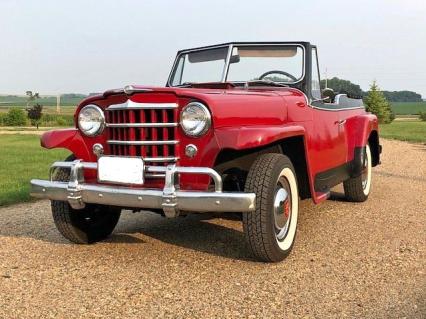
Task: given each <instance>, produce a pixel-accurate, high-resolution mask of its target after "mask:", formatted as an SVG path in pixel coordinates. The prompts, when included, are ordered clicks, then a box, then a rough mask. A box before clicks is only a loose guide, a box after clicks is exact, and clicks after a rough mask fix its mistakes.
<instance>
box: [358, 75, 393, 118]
mask: <svg viewBox="0 0 426 319" xmlns="http://www.w3.org/2000/svg"><path fill="white" fill-rule="evenodd" d="M364 101H365V104H366V105H367V111H369V112H371V113H373V114H375V115H376V116H377V118H378V120H379V122H380V123H390V122H392V120H393V118H394V116H393V112H392V109H391V105H390V103H389V101H388V100H386V98H385V96H384V94H383V92H381V91H380V88H379V86H378V85H377V83H376V81H373V84H371V86H370V91H368V95H367V96H366V98H365V100H364Z"/></svg>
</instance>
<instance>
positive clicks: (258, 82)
mask: <svg viewBox="0 0 426 319" xmlns="http://www.w3.org/2000/svg"><path fill="white" fill-rule="evenodd" d="M256 85H269V86H278V87H288V85H287V84H282V83H278V82H274V81H270V80H252V81H247V82H246V83H245V87H249V86H256Z"/></svg>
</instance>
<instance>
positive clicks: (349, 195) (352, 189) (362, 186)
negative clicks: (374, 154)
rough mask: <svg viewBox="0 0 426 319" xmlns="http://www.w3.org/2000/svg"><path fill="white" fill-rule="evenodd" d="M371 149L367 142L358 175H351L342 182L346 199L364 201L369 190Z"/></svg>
mask: <svg viewBox="0 0 426 319" xmlns="http://www.w3.org/2000/svg"><path fill="white" fill-rule="evenodd" d="M371 165H372V158H371V150H370V146H369V145H368V144H367V145H366V147H365V156H364V163H363V172H362V174H361V175H360V176H357V177H353V178H350V179H348V180H347V181H344V182H343V189H344V190H345V196H346V199H347V200H348V201H351V202H365V201H366V200H367V198H368V195H369V194H370V191H371Z"/></svg>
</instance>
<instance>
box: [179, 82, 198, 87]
mask: <svg viewBox="0 0 426 319" xmlns="http://www.w3.org/2000/svg"><path fill="white" fill-rule="evenodd" d="M194 84H196V83H195V82H183V83H182V84H178V85H175V87H178V88H190V87H191V86H192V85H194Z"/></svg>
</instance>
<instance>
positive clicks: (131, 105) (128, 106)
mask: <svg viewBox="0 0 426 319" xmlns="http://www.w3.org/2000/svg"><path fill="white" fill-rule="evenodd" d="M177 107H178V104H177V103H138V102H134V101H132V100H128V101H127V102H125V103H121V104H112V105H110V106H109V107H107V108H106V110H107V111H120V110H141V109H149V110H164V109H176V108H177Z"/></svg>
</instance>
